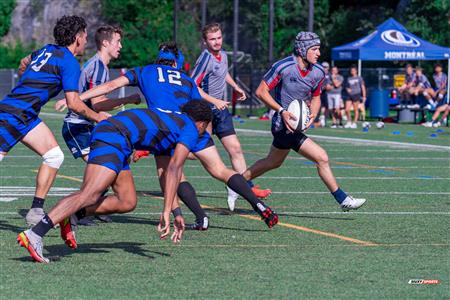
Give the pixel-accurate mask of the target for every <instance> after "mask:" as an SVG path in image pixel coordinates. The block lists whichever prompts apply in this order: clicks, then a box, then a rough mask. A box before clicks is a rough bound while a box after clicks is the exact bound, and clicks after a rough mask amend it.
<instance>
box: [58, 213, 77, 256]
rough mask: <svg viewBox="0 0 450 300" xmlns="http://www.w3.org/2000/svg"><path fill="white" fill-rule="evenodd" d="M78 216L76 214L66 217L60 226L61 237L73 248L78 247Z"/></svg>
mask: <svg viewBox="0 0 450 300" xmlns="http://www.w3.org/2000/svg"><path fill="white" fill-rule="evenodd" d="M77 223H78V218H77V217H76V216H75V215H71V216H70V217H67V218H65V219H64V220H62V221H61V222H60V223H59V228H60V230H61V238H62V239H63V240H64V243H66V245H67V246H68V247H69V248H71V249H76V248H77V239H76V237H75V231H76V230H77Z"/></svg>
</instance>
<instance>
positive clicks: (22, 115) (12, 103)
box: [0, 16, 108, 226]
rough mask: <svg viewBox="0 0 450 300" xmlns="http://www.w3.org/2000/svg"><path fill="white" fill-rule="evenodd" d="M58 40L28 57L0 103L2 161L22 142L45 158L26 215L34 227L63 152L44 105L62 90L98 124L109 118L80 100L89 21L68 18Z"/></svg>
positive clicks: (60, 26)
mask: <svg viewBox="0 0 450 300" xmlns="http://www.w3.org/2000/svg"><path fill="white" fill-rule="evenodd" d="M53 36H54V38H55V42H56V44H55V45H53V44H48V45H46V46H44V47H43V48H41V49H39V50H37V51H34V52H33V53H31V54H30V55H28V56H27V57H25V58H23V59H22V60H21V63H20V67H19V76H21V78H20V80H19V82H18V83H17V85H16V87H15V88H14V89H13V90H12V91H11V93H10V94H8V95H7V96H6V97H5V98H4V99H3V100H1V101H0V161H1V160H2V159H3V158H4V156H5V155H6V154H7V153H8V152H9V151H10V150H11V148H13V147H14V145H16V144H17V143H18V142H22V143H23V144H24V145H26V146H27V147H28V148H30V149H31V150H33V151H34V152H36V153H37V154H38V155H40V156H41V157H42V160H43V162H42V164H41V166H40V168H39V171H38V173H37V175H36V190H35V195H34V199H33V203H32V205H31V209H30V210H29V211H28V213H27V215H26V217H25V219H26V222H27V224H28V225H29V226H32V225H34V224H36V223H37V222H38V221H39V220H40V219H41V218H42V217H43V216H44V209H43V207H44V201H45V197H46V196H47V193H48V191H49V189H50V187H51V185H52V184H53V181H54V179H55V177H56V173H57V172H58V169H59V168H60V166H61V164H62V163H63V160H64V154H63V152H62V151H61V148H60V147H59V146H58V143H57V142H56V139H55V136H54V135H53V133H52V132H51V131H50V129H49V128H48V127H47V125H46V124H45V123H44V122H42V121H41V119H39V117H38V115H39V112H40V110H41V108H42V107H43V106H44V105H45V104H46V103H47V102H48V101H49V100H50V99H51V98H53V97H55V96H56V95H58V93H59V92H60V91H61V90H63V91H64V93H65V97H66V99H67V105H68V107H69V108H70V109H71V110H72V111H74V112H76V113H78V114H80V115H83V116H85V117H86V118H87V119H89V120H92V121H94V122H99V121H101V120H103V119H106V117H107V116H108V115H107V114H104V113H97V112H95V111H93V110H92V109H90V108H89V107H87V106H86V104H84V103H83V102H82V101H80V98H79V95H78V79H79V77H80V66H79V64H78V61H77V59H76V58H75V56H78V55H82V54H83V53H84V49H85V46H86V42H87V33H86V22H85V21H84V19H83V18H81V17H78V16H63V17H62V18H61V19H59V20H58V21H57V22H56V25H55V27H54V29H53Z"/></svg>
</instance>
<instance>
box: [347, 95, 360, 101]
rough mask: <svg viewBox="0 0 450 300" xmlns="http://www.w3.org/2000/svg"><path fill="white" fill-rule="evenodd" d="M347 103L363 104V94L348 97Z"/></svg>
mask: <svg viewBox="0 0 450 300" xmlns="http://www.w3.org/2000/svg"><path fill="white" fill-rule="evenodd" d="M347 101H352V102H358V101H359V102H362V96H361V94H355V95H348V99H347Z"/></svg>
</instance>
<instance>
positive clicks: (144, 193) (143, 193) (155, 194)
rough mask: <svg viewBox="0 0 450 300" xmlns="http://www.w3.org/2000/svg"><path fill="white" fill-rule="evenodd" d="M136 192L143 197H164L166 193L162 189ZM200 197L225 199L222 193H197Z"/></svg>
mask: <svg viewBox="0 0 450 300" xmlns="http://www.w3.org/2000/svg"><path fill="white" fill-rule="evenodd" d="M136 194H137V195H138V196H142V197H146V196H147V197H161V198H164V194H163V193H162V192H161V191H158V190H156V191H136ZM224 194H225V190H224ZM197 197H198V198H216V199H224V196H223V195H222V196H221V195H213V194H205V195H202V194H197Z"/></svg>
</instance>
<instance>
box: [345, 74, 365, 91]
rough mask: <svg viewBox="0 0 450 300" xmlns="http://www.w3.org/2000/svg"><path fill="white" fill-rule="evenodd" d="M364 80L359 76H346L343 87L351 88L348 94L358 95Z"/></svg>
mask: <svg viewBox="0 0 450 300" xmlns="http://www.w3.org/2000/svg"><path fill="white" fill-rule="evenodd" d="M363 84H364V80H363V79H362V77H361V76H354V77H348V78H347V82H346V85H345V87H346V88H349V89H351V91H350V93H349V94H350V95H359V94H361V93H362V86H363Z"/></svg>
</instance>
